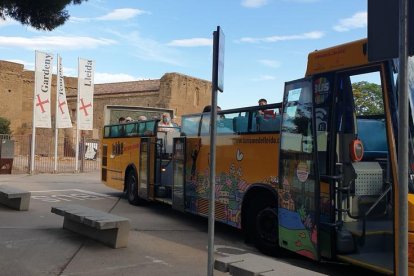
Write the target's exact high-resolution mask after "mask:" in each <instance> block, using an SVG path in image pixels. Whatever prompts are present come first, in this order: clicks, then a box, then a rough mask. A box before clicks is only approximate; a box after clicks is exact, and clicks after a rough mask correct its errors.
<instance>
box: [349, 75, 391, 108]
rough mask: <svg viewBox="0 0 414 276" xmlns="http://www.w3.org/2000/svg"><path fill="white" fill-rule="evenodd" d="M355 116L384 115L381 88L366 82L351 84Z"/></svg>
mask: <svg viewBox="0 0 414 276" xmlns="http://www.w3.org/2000/svg"><path fill="white" fill-rule="evenodd" d="M352 90H353V93H354V100H355V110H356V114H357V115H376V114H384V103H383V101H382V90H381V86H380V85H378V84H375V83H370V82H367V81H360V82H356V83H353V84H352Z"/></svg>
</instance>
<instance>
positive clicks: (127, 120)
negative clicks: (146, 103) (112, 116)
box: [125, 117, 134, 123]
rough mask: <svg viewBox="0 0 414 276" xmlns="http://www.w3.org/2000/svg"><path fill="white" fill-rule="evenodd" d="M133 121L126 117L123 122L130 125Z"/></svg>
mask: <svg viewBox="0 0 414 276" xmlns="http://www.w3.org/2000/svg"><path fill="white" fill-rule="evenodd" d="M133 121H134V120H132V118H131V117H126V118H125V122H126V123H130V122H133Z"/></svg>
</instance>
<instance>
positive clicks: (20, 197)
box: [0, 185, 30, 211]
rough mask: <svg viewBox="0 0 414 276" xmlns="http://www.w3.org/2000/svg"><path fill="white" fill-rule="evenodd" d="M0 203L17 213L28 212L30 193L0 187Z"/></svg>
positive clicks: (3, 186)
mask: <svg viewBox="0 0 414 276" xmlns="http://www.w3.org/2000/svg"><path fill="white" fill-rule="evenodd" d="M0 203H1V204H4V205H6V206H8V207H10V208H12V209H15V210H19V211H27V210H29V204H30V192H28V191H24V190H20V189H18V188H15V187H10V186H7V185H0Z"/></svg>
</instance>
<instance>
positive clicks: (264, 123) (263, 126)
mask: <svg viewBox="0 0 414 276" xmlns="http://www.w3.org/2000/svg"><path fill="white" fill-rule="evenodd" d="M257 123H258V128H259V131H264V132H275V131H280V115H279V116H275V117H274V118H270V119H265V118H264V117H263V116H258V117H257Z"/></svg>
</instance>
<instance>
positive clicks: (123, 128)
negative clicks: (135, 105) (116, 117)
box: [103, 119, 159, 139]
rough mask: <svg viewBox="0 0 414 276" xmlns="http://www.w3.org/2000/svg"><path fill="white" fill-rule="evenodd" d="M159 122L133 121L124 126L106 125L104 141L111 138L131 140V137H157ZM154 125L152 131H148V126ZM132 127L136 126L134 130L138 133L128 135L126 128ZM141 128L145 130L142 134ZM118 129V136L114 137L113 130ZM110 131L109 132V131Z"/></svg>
mask: <svg viewBox="0 0 414 276" xmlns="http://www.w3.org/2000/svg"><path fill="white" fill-rule="evenodd" d="M158 122H159V120H158V119H156V120H147V121H133V122H128V123H123V124H112V125H105V126H104V131H103V138H104V139H110V138H130V137H148V136H155V135H156V133H157V129H158ZM149 123H154V125H153V126H152V130H151V129H147V124H149ZM130 125H135V126H134V128H135V129H136V130H137V132H134V133H132V132H131V133H127V132H126V127H127V126H130ZM141 126H143V127H142V128H143V129H144V130H143V132H142V133H140V131H141ZM116 127H117V129H118V135H112V129H113V128H116ZM107 129H109V131H107Z"/></svg>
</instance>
